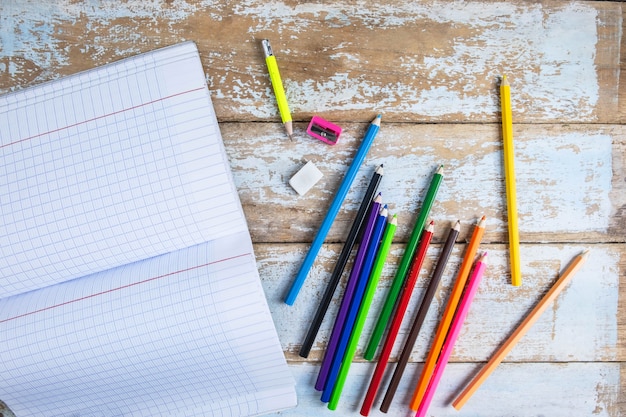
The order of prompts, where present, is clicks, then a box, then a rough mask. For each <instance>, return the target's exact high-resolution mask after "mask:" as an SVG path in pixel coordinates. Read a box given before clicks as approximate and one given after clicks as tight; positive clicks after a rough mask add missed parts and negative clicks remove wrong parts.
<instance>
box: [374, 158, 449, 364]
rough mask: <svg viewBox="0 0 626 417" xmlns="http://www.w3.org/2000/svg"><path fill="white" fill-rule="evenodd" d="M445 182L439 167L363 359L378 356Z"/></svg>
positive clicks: (441, 166) (441, 167) (441, 168)
mask: <svg viewBox="0 0 626 417" xmlns="http://www.w3.org/2000/svg"><path fill="white" fill-rule="evenodd" d="M442 180H443V165H440V166H439V169H437V172H435V175H433V179H432V181H431V182H430V187H429V188H428V192H427V193H426V197H424V203H423V204H422V209H421V211H420V214H419V216H418V217H417V221H416V222H415V226H414V227H413V232H412V233H411V237H410V238H409V242H408V243H407V245H406V249H405V250H404V255H402V259H401V260H400V265H399V266H398V270H397V271H396V275H395V277H394V279H393V282H392V283H391V288H390V289H389V293H388V294H387V299H386V300H385V304H384V305H383V309H382V311H381V313H380V316H379V317H378V321H377V322H376V326H375V327H374V331H373V332H372V336H371V337H370V341H369V344H368V345H367V349H365V354H364V355H363V357H364V358H365V359H367V360H368V361H371V360H372V359H373V358H374V355H375V354H376V349H378V344H379V343H380V339H381V338H382V337H383V333H384V332H385V328H386V327H387V322H388V321H389V316H391V313H392V312H393V309H394V307H395V304H396V299H397V298H398V294H399V293H400V290H401V289H402V285H403V284H404V278H405V277H406V274H407V272H408V270H409V266H411V260H412V259H413V255H414V253H415V249H416V248H417V243H418V241H419V239H420V236H421V235H422V231H423V230H424V224H425V223H426V220H428V215H429V214H430V209H431V208H432V206H433V203H434V201H435V196H436V195H437V191H438V190H439V185H440V184H441V181H442Z"/></svg>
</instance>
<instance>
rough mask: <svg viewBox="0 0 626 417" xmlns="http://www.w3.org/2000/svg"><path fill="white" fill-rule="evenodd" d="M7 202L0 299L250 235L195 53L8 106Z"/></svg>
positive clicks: (173, 52)
mask: <svg viewBox="0 0 626 417" xmlns="http://www.w3.org/2000/svg"><path fill="white" fill-rule="evenodd" d="M0 196H1V199H0V236H3V241H4V244H3V245H2V250H1V252H0V297H6V296H10V295H14V294H18V293H22V292H26V291H29V290H32V289H36V288H41V287H43V286H46V285H50V284H53V283H56V282H62V281H65V280H68V279H73V278H77V277H80V276H84V275H87V274H90V273H94V272H98V271H103V270H106V269H109V268H112V267H116V266H119V265H124V264H127V263H130V262H134V261H137V260H141V259H146V258H149V257H152V256H156V255H160V254H164V253H167V252H170V251H173V250H177V249H181V248H185V247H188V246H191V245H194V244H198V243H201V242H205V241H208V240H210V239H214V238H219V237H220V236H224V235H226V234H229V233H233V232H238V231H243V230H247V226H246V223H245V218H244V217H243V212H242V210H241V207H240V203H239V200H238V196H237V192H236V189H235V187H234V184H233V181H232V178H231V174H230V168H229V164H228V160H227V158H226V154H225V152H224V149H223V144H222V140H221V135H220V132H219V128H218V125H217V119H216V117H215V114H214V110H213V106H212V104H211V100H210V96H209V92H208V89H207V86H206V81H205V77H204V72H203V70H202V66H201V63H200V59H199V55H198V51H197V49H196V47H195V44H193V43H191V42H188V43H183V44H179V45H176V46H173V47H168V48H164V49H160V50H157V51H154V52H151V53H147V54H142V55H138V56H137V57H133V58H129V59H125V60H122V61H119V62H117V63H113V64H110V65H107V66H104V67H100V68H96V69H94V70H90V71H85V72H82V73H79V74H76V75H74V76H70V77H67V78H63V79H61V80H57V81H53V82H50V83H46V84H42V85H40V86H36V87H33V88H30V89H26V90H23V91H20V92H17V93H13V94H9V95H5V96H3V97H0ZM216 201H219V204H215V202H216Z"/></svg>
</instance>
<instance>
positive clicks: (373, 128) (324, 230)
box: [285, 114, 381, 305]
mask: <svg viewBox="0 0 626 417" xmlns="http://www.w3.org/2000/svg"><path fill="white" fill-rule="evenodd" d="M380 120H381V115H380V114H379V115H378V116H376V118H375V119H374V120H373V121H372V123H371V124H370V126H369V128H368V129H367V132H365V137H363V141H362V142H361V146H359V149H358V151H357V153H356V155H355V156H354V159H353V160H352V164H351V165H350V167H349V168H348V172H346V176H345V177H344V179H343V181H342V183H341V185H340V186H339V190H337V194H335V198H334V199H333V202H332V203H331V204H330V208H329V209H328V212H327V213H326V217H325V218H324V221H322V225H321V226H320V228H319V230H318V231H317V234H316V235H315V238H314V239H313V243H311V247H310V248H309V252H308V253H307V255H306V257H305V258H304V261H303V262H302V266H301V267H300V270H299V271H298V275H296V279H295V280H294V282H293V284H291V288H290V289H289V292H288V293H287V297H285V303H286V304H289V305H293V303H294V302H295V301H296V297H297V296H298V293H299V292H300V289H301V288H302V285H304V280H305V279H306V276H307V275H308V274H309V270H310V269H311V266H313V261H315V258H316V257H317V253H318V252H319V250H320V248H321V247H322V243H324V239H326V235H327V234H328V231H329V230H330V227H331V226H332V224H333V222H334V221H335V217H337V213H339V209H340V208H341V204H342V203H343V200H344V199H345V198H346V195H347V194H348V190H349V189H350V186H351V185H352V183H353V182H354V178H355V177H356V174H357V172H358V171H359V168H360V167H361V164H362V163H363V160H364V159H365V156H366V155H367V152H368V151H369V149H370V147H371V146H372V142H374V138H375V137H376V134H377V133H378V130H379V129H380Z"/></svg>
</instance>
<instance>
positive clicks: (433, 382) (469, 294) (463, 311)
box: [415, 253, 487, 417]
mask: <svg viewBox="0 0 626 417" xmlns="http://www.w3.org/2000/svg"><path fill="white" fill-rule="evenodd" d="M486 256H487V253H484V254H483V255H482V256H481V257H480V259H478V261H476V264H475V265H474V270H473V271H472V274H471V275H470V277H469V279H468V280H467V288H466V289H465V292H464V293H463V299H462V300H461V303H460V304H459V309H458V311H457V312H456V314H455V315H454V321H453V322H452V326H451V327H450V333H449V334H448V337H446V342H445V343H444V345H443V349H442V350H441V355H439V359H438V360H437V366H436V367H435V372H434V373H433V377H432V378H431V379H430V383H429V384H428V388H427V389H426V393H425V394H424V398H423V399H422V403H421V404H420V406H419V408H418V410H417V414H416V415H415V416H416V417H424V416H425V415H426V412H427V411H428V407H429V406H430V403H431V401H432V399H433V396H434V395H435V391H436V390H437V386H438V385H439V381H440V380H441V376H442V375H443V371H444V369H445V367H446V365H447V364H448V360H449V359H450V355H451V354H452V350H453V349H454V344H455V343H456V340H457V338H458V337H459V333H460V332H461V327H462V326H463V322H464V321H465V317H467V313H468V312H469V308H470V305H471V304H472V300H473V299H474V295H475V294H476V290H477V289H478V284H480V280H481V278H482V276H483V272H484V271H485V268H486V266H487V264H486V263H485V257H486Z"/></svg>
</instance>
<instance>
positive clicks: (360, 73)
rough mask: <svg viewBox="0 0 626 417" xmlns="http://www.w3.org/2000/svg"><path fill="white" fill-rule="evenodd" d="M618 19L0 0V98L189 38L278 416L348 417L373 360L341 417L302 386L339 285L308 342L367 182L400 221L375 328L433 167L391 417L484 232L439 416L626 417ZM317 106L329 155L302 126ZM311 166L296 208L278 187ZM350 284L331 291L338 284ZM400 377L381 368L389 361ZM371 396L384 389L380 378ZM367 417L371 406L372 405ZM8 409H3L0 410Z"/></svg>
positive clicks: (433, 8)
mask: <svg viewBox="0 0 626 417" xmlns="http://www.w3.org/2000/svg"><path fill="white" fill-rule="evenodd" d="M625 18H626V6H624V5H622V4H620V3H615V2H558V1H556V2H545V3H536V2H532V3H528V2H523V1H513V2H492V1H487V0H484V1H475V2H467V3H458V2H454V3H452V2H450V3H448V2H442V1H422V2H401V1H392V0H388V1H385V0H381V1H379V2H375V3H372V2H364V1H351V0H340V1H334V2H328V4H324V3H323V2H299V1H291V0H287V1H279V2H265V1H259V0H252V1H246V2H243V1H242V2H237V1H221V2H200V1H192V0H190V1H186V2H182V1H178V0H166V1H163V2H144V1H139V0H128V1H126V2H123V3H121V2H120V3H118V2H102V4H97V3H89V4H81V3H79V2H72V1H63V2H57V1H52V0H44V1H39V2H26V1H15V2H9V3H8V4H5V3H3V4H1V5H0V22H1V23H0V92H8V91H13V90H16V89H21V88H24V87H27V86H30V85H34V84H37V83H41V82H43V81H46V80H51V79H55V78H58V77H61V76H64V75H67V74H72V73H75V72H78V71H81V70H85V69H88V68H92V67H95V66H98V65H102V64H105V63H108V62H112V61H115V60H118V59H120V58H124V57H127V56H131V55H134V54H137V53H141V52H145V51H149V50H152V49H155V48H159V47H162V46H166V45H170V44H174V43H177V42H180V41H183V40H193V41H195V42H196V43H197V45H198V47H199V49H200V53H201V56H202V59H203V64H204V67H205V70H206V74H207V79H208V81H209V88H210V90H211V93H212V97H213V101H214V105H215V107H216V112H217V115H218V118H219V121H220V122H221V129H222V133H223V137H224V142H225V146H226V150H227V152H228V155H229V158H230V161H231V165H232V171H233V175H234V178H235V182H236V184H237V186H238V189H239V193H240V197H241V200H242V203H243V206H244V210H245V213H246V216H247V218H248V222H249V226H250V229H251V233H252V237H253V240H254V242H255V250H256V255H257V258H258V266H259V270H260V274H261V277H262V280H263V285H264V288H265V290H266V294H267V299H268V302H269V304H270V308H271V310H272V314H273V318H274V320H275V323H276V327H277V329H278V334H279V337H280V340H281V342H282V345H283V348H284V352H285V355H286V357H287V359H288V361H289V364H290V367H291V369H292V371H293V375H294V376H295V378H296V380H297V383H298V386H297V390H298V398H299V405H298V407H297V408H295V409H291V410H288V411H285V412H283V413H280V414H277V415H282V416H320V415H358V409H359V407H360V404H361V401H362V398H363V395H364V391H365V389H366V388H367V384H368V382H369V378H370V376H371V374H372V371H373V369H374V364H373V363H368V362H366V361H364V360H362V357H361V348H362V347H363V345H364V344H365V342H366V340H365V339H366V338H362V339H363V340H362V341H361V342H360V344H359V351H358V352H357V362H356V363H355V364H354V365H353V367H352V368H351V371H350V374H349V376H348V381H347V385H346V389H345V391H344V394H343V395H342V398H341V401H340V403H339V406H338V409H337V411H336V412H334V414H333V412H331V411H329V410H327V409H326V406H325V404H323V403H321V402H320V401H319V393H318V392H316V391H315V390H314V388H313V384H314V380H315V378H316V375H317V371H318V369H319V363H320V360H321V357H322V355H323V353H324V348H325V346H326V343H327V340H328V335H329V332H330V328H331V326H332V321H333V320H334V319H333V317H334V315H335V313H336V311H337V308H338V304H339V302H340V296H341V292H342V291H338V293H337V294H336V295H335V299H334V300H333V303H332V304H331V308H330V310H329V313H328V315H327V317H326V319H325V321H324V323H323V325H322V329H321V331H320V334H319V336H318V338H317V340H316V342H315V344H314V346H313V351H312V353H311V355H310V356H309V358H308V359H303V358H300V357H299V356H298V350H299V347H300V344H301V343H302V340H303V338H304V335H305V333H306V330H307V329H308V326H309V322H310V319H311V317H312V315H313V313H314V311H315V309H316V306H317V304H318V302H319V299H320V298H321V295H322V293H323V292H324V290H325V286H326V282H327V280H328V278H329V275H330V273H331V271H332V269H333V267H334V262H335V259H336V257H337V254H338V252H339V251H340V250H341V247H342V243H343V241H344V239H345V236H346V235H347V232H348V230H349V228H350V225H351V222H352V219H353V217H354V215H355V213H356V210H357V208H358V206H359V204H360V200H361V198H362V196H363V194H364V192H365V189H366V187H367V184H368V182H369V178H370V176H371V173H372V170H373V169H374V167H375V166H377V165H379V164H381V163H383V164H384V166H385V176H384V179H383V181H382V183H381V186H380V190H381V191H382V194H383V198H384V201H385V202H386V203H387V204H388V205H389V208H390V211H391V212H392V213H395V214H397V216H398V219H399V226H398V232H397V234H396V238H395V241H394V244H393V247H392V251H391V255H390V258H389V260H388V263H387V265H386V266H385V269H384V271H383V277H382V281H381V283H380V286H379V290H378V292H377V295H376V297H375V299H374V304H373V306H372V310H371V312H370V317H368V321H367V323H366V327H365V330H364V334H365V335H366V336H367V335H369V333H370V332H371V329H372V325H373V321H374V320H375V319H376V316H377V314H378V311H379V310H380V307H381V304H382V301H383V299H384V296H385V294H386V292H387V290H388V288H389V285H390V281H391V279H392V277H393V275H394V273H395V269H396V267H397V264H398V261H399V259H400V257H401V256H402V254H403V251H404V247H405V244H406V241H407V239H408V236H409V233H410V231H411V228H412V226H413V223H414V221H415V218H416V215H417V213H418V212H419V209H420V207H421V203H422V199H423V197H424V194H425V191H426V188H427V186H428V183H429V182H430V179H431V176H432V174H433V172H434V170H435V169H436V167H437V166H438V165H439V164H443V165H444V166H445V179H444V183H443V185H442V187H441V189H440V191H439V195H438V197H437V201H436V203H435V205H434V207H433V210H432V212H431V216H432V219H433V220H434V221H435V224H436V229H435V237H434V239H433V244H432V246H431V248H430V249H429V252H428V257H427V260H426V262H425V263H424V265H423V267H422V271H421V275H420V278H419V281H418V285H417V288H416V289H415V291H414V294H413V297H412V302H411V304H410V306H409V309H408V311H407V317H406V319H405V320H404V322H403V325H402V328H401V332H400V335H399V337H398V339H397V341H396V346H395V348H394V351H393V353H392V356H391V361H392V362H395V361H396V360H397V356H398V354H399V351H400V349H401V347H402V344H403V342H404V339H405V337H406V334H407V331H408V328H409V326H410V322H411V321H412V318H413V316H414V315H415V313H416V310H417V308H418V302H419V300H420V299H421V296H422V294H423V292H424V291H425V288H426V286H427V284H428V280H429V276H430V273H431V271H432V269H433V265H434V263H435V261H436V259H437V255H438V253H439V250H440V249H441V246H442V242H443V240H444V239H445V235H446V233H447V230H448V228H449V227H450V225H451V224H452V223H453V222H454V221H456V220H457V219H459V220H460V221H461V224H462V229H461V233H460V236H459V239H458V241H457V244H456V245H455V248H454V252H453V254H452V257H451V260H450V262H449V264H448V267H447V269H446V273H445V275H444V277H443V280H442V283H441V285H440V288H439V290H438V292H437V294H436V297H435V301H434V303H433V306H432V307H431V309H430V311H429V313H428V315H427V317H426V322H425V324H424V327H423V329H422V332H421V333H420V335H419V338H418V340H417V344H416V347H415V349H414V352H413V354H412V356H411V363H410V364H409V366H408V368H407V371H406V372H405V378H404V379H403V381H402V383H401V384H400V387H399V392H398V394H397V396H396V400H395V401H394V403H393V405H392V408H391V410H390V412H389V415H394V416H405V415H409V414H410V413H409V412H408V409H407V406H406V403H407V401H408V400H409V398H410V395H411V393H412V390H413V387H414V385H415V383H416V380H417V378H418V376H419V372H420V369H421V367H422V364H423V362H424V359H425V356H426V354H427V352H428V349H429V346H430V342H431V340H432V338H433V332H434V330H435V328H436V323H437V321H438V318H439V316H440V315H441V312H442V310H443V308H444V306H445V303H446V300H447V296H448V293H449V290H450V288H451V285H452V284H453V281H454V278H455V275H456V272H457V271H458V267H459V264H460V261H461V258H462V256H463V252H464V248H465V242H466V241H467V239H468V238H469V236H470V234H471V228H472V226H473V225H474V224H475V223H476V221H477V219H478V218H480V217H481V216H483V215H485V216H486V217H487V228H486V233H485V236H484V239H483V242H482V244H481V250H487V251H489V266H488V269H487V273H486V275H485V277H484V280H483V282H482V283H481V285H480V287H479V290H478V293H477V295H476V298H475V301H474V303H473V305H472V307H471V309H470V312H469V316H468V317H467V320H466V323H465V325H464V328H463V331H462V332H461V334H460V337H459V340H458V342H457V345H456V347H455V350H454V352H453V355H452V358H451V363H450V364H449V365H448V367H447V370H446V372H445V374H444V377H443V380H442V382H441V385H440V388H439V390H438V391H437V394H436V395H435V398H434V400H433V404H432V406H431V408H430V411H429V415H436V416H591V415H593V416H620V415H626V394H625V392H626V382H625V381H626V345H625V343H626V274H625V272H624V271H626V245H625V242H626V236H625V232H626V126H624V122H625V121H626V59H625V58H624V57H626V49H625V47H626V34H625V33H626V31H625V29H626V26H625V25H624V19H625ZM263 38H269V39H270V40H271V42H272V46H273V47H274V51H275V53H276V56H277V59H278V64H279V66H280V70H281V73H282V77H283V82H284V84H285V89H286V94H287V98H288V101H289V103H290V106H291V108H292V113H293V116H294V120H295V121H296V123H295V128H296V140H295V141H293V142H290V141H289V140H288V139H287V138H286V136H285V132H284V129H283V127H282V125H281V123H280V120H279V118H278V113H277V107H276V103H275V99H274V95H273V92H272V89H271V86H270V82H269V77H268V75H267V70H266V67H265V63H264V59H263V54H262V51H261V47H260V40H261V39H263ZM501 74H507V75H508V78H509V80H510V82H511V89H512V102H513V120H514V127H513V130H514V136H515V154H516V155H515V157H516V173H517V187H518V210H519V230H520V236H521V262H522V272H523V285H522V286H521V287H513V286H512V285H511V284H510V274H509V264H508V253H509V252H508V238H507V212H506V198H505V188H504V171H503V157H502V138H501V126H500V111H499V93H498V88H497V85H498V77H499V76H500V75H501ZM377 113H381V114H382V115H383V123H382V127H381V130H380V133H379V136H378V137H377V139H376V141H375V143H374V145H373V147H372V149H371V150H370V152H369V154H368V156H367V158H366V161H365V163H364V165H363V166H362V168H361V170H360V171H359V174H358V176H357V178H356V181H355V183H354V185H353V186H352V188H351V189H350V192H349V194H348V197H347V199H346V201H345V203H344V204H343V206H342V210H341V211H340V213H339V215H338V217H337V219H336V221H335V222H334V225H333V227H332V229H331V231H330V233H329V235H328V237H327V239H326V241H325V244H324V246H323V248H322V250H321V251H320V254H319V256H318V258H317V261H316V262H315V264H314V266H313V269H312V270H311V272H310V274H309V277H308V279H307V281H306V282H305V285H304V287H303V289H302V291H301V293H300V295H299V297H298V299H297V300H296V302H295V304H294V306H287V305H285V304H284V303H283V302H282V300H283V297H284V295H285V293H286V291H287V289H288V288H289V287H290V285H291V283H292V280H293V278H294V275H295V273H296V271H297V269H298V268H299V266H300V263H301V262H302V259H303V257H304V255H305V254H306V251H307V250H308V247H309V245H310V243H311V240H312V238H313V236H314V234H315V233H316V231H317V228H318V227H319V225H320V223H321V221H322V218H323V216H324V213H325V211H326V209H327V208H328V206H329V205H330V200H331V199H332V197H333V196H334V194H335V191H336V190H337V188H338V185H339V183H340V182H341V180H342V178H343V174H344V173H345V171H346V170H347V167H348V164H349V162H350V161H351V160H352V158H353V156H354V154H355V152H356V149H357V147H358V146H359V143H360V140H361V138H362V136H363V133H364V131H365V129H366V126H367V124H368V123H369V121H370V120H371V119H372V118H373V117H374V116H375V115H376V114H377ZM313 115H319V116H322V117H324V118H326V119H327V120H330V121H333V122H335V123H336V124H339V125H340V126H341V127H342V128H343V129H344V130H343V133H342V135H341V138H340V140H339V143H338V144H337V145H335V146H333V147H331V146H329V145H326V144H324V143H322V142H319V141H317V140H314V139H312V138H310V137H309V136H307V135H306V133H305V129H306V126H307V123H308V122H309V120H310V119H311V117H312V116H313ZM305 161H313V162H314V163H315V165H316V166H317V167H318V168H319V169H320V170H321V171H322V173H323V174H324V177H323V179H322V180H321V181H320V182H319V183H317V184H316V185H315V187H314V188H313V189H312V190H311V191H309V192H308V193H307V194H306V195H304V196H298V195H297V194H296V193H295V192H294V191H293V190H292V189H291V188H290V186H289V185H288V180H289V178H290V177H291V176H292V175H293V174H294V173H295V172H296V171H297V170H298V169H299V168H300V167H301V166H302V165H303V164H304V162H305ZM585 249H588V250H589V251H590V257H589V260H588V262H587V263H586V264H585V266H584V267H583V268H582V269H581V271H580V272H579V273H578V274H577V275H576V276H575V277H574V279H573V281H572V283H571V284H570V286H569V287H568V288H567V289H566V290H565V291H564V292H563V293H562V294H561V295H560V296H559V297H558V298H557V300H556V302H555V303H554V304H553V305H551V306H550V307H549V309H548V310H547V311H546V313H545V314H544V315H543V316H542V317H541V318H540V320H539V321H538V322H537V323H536V325H535V326H534V327H533V328H532V330H531V331H530V332H529V333H528V334H527V335H526V336H525V337H524V338H523V339H522V340H521V342H520V343H519V344H518V345H517V346H516V347H515V348H514V349H513V351H512V352H511V353H510V354H509V355H508V356H507V357H506V359H505V362H504V363H502V364H501V365H500V366H499V367H498V369H497V370H496V371H495V372H494V374H492V375H491V377H490V378H489V379H488V380H487V382H486V383H485V384H484V385H483V386H482V387H481V388H480V389H479V390H478V392H477V393H476V394H475V395H474V396H473V397H472V398H471V399H470V401H469V402H468V404H467V405H466V406H465V407H464V408H463V409H462V410H461V411H456V410H455V409H453V408H452V407H451V406H450V401H451V400H452V399H453V398H454V397H455V396H456V394H457V393H458V392H459V391H460V390H461V389H462V388H463V386H464V385H465V384H466V383H467V382H468V381H469V380H470V378H471V377H472V376H473V375H474V374H475V373H476V372H477V371H478V369H479V368H480V366H481V363H483V362H485V361H486V360H487V359H488V358H489V357H490V356H491V355H492V353H493V352H494V351H495V350H496V349H497V347H498V346H499V345H500V344H501V343H502V342H503V341H504V340H505V339H506V337H507V336H508V335H509V334H510V333H511V332H512V331H513V329H514V328H515V326H516V325H517V324H518V323H519V322H520V321H521V320H522V318H523V317H524V316H525V315H526V314H527V313H528V312H529V311H530V309H531V308H532V307H533V306H534V305H535V304H536V303H537V302H538V301H539V299H540V298H541V296H542V295H543V294H544V293H545V292H546V291H547V289H548V288H549V287H550V286H551V285H552V283H553V282H555V280H556V278H557V276H558V275H559V273H560V272H561V271H562V270H563V269H564V267H565V266H566V264H567V263H569V261H570V260H571V259H572V258H573V257H574V256H575V255H576V254H578V253H580V252H581V251H583V250H585ZM340 288H342V287H340ZM393 366H394V364H393V363H391V364H389V366H388V371H390V370H393ZM383 386H386V384H385V383H384V384H383ZM378 404H379V402H378V403H377V405H376V408H375V410H374V411H373V412H372V414H371V415H381V414H382V413H380V412H379V411H378V409H377V407H378ZM4 414H5V415H10V413H9V412H8V411H5V412H4Z"/></svg>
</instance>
